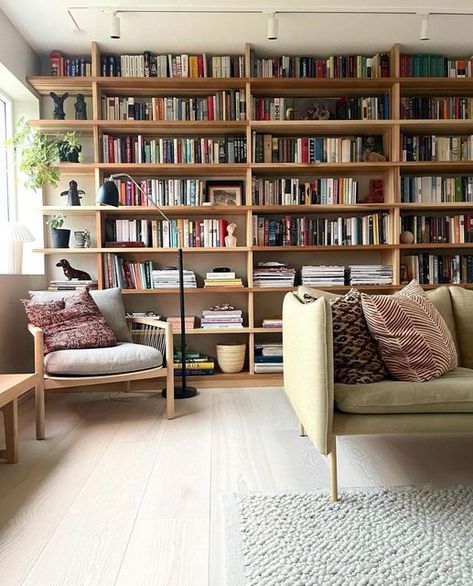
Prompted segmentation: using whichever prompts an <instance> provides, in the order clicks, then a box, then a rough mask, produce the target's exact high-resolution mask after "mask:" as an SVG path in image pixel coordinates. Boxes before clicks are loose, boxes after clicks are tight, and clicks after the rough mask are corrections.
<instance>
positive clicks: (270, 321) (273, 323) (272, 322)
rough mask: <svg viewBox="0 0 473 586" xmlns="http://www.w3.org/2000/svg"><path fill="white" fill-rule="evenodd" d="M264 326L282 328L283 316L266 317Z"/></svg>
mask: <svg viewBox="0 0 473 586" xmlns="http://www.w3.org/2000/svg"><path fill="white" fill-rule="evenodd" d="M262 326H263V328H268V329H269V330H270V329H274V328H282V318H281V317H272V318H265V319H263V322H262Z"/></svg>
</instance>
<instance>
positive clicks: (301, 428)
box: [299, 421, 305, 437]
mask: <svg viewBox="0 0 473 586" xmlns="http://www.w3.org/2000/svg"><path fill="white" fill-rule="evenodd" d="M299 435H300V436H301V437H305V429H304V426H303V425H302V423H301V422H300V421H299Z"/></svg>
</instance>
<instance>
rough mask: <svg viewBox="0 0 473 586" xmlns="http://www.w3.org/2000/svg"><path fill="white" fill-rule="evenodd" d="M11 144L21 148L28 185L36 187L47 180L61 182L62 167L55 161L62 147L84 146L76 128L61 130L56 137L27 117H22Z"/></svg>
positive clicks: (77, 147)
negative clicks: (33, 126) (60, 168)
mask: <svg viewBox="0 0 473 586" xmlns="http://www.w3.org/2000/svg"><path fill="white" fill-rule="evenodd" d="M7 144H9V145H12V146H13V147H14V148H15V149H16V150H17V151H18V152H19V155H20V156H19V168H20V171H22V172H23V173H25V175H26V181H25V186H26V187H28V188H32V189H35V190H36V189H41V188H42V187H44V186H45V185H47V184H50V185H52V186H53V187H55V186H56V185H57V183H58V181H59V177H60V171H59V169H58V168H57V167H55V166H54V165H55V163H58V162H59V161H60V160H61V157H60V152H61V151H60V149H65V150H66V151H74V150H75V151H77V152H78V151H79V150H80V144H79V139H78V137H77V135H76V133H75V132H66V133H65V134H63V135H60V134H58V135H57V136H56V137H55V138H52V137H50V136H48V135H47V134H45V133H44V132H41V131H40V130H36V129H34V128H32V127H31V126H30V125H29V124H28V123H27V122H26V121H25V119H24V118H21V119H20V120H19V121H18V124H17V127H16V131H15V134H14V136H13V138H12V139H11V140H9V141H7Z"/></svg>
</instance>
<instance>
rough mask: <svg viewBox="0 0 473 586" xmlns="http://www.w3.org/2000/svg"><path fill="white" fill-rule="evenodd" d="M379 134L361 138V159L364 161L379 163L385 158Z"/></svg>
mask: <svg viewBox="0 0 473 586" xmlns="http://www.w3.org/2000/svg"><path fill="white" fill-rule="evenodd" d="M382 153H383V139H382V137H381V136H367V137H365V138H364V139H363V154H362V160H363V161H365V162H366V163H380V162H382V161H385V160H386V157H385V156H384V155H383V154H382Z"/></svg>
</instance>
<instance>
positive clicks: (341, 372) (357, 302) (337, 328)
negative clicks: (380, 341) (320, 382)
mask: <svg viewBox="0 0 473 586" xmlns="http://www.w3.org/2000/svg"><path fill="white" fill-rule="evenodd" d="M330 305H331V308H332V328H333V360H334V373H335V381H336V382H339V383H345V384H348V385H355V384H369V383H376V382H379V381H381V380H383V379H384V378H386V376H387V374H388V372H387V370H386V368H385V366H384V364H383V361H382V359H381V356H380V353H379V350H378V345H377V343H376V341H375V340H374V339H373V337H372V335H371V334H370V331H369V329H368V326H367V324H366V320H365V318H364V315H363V309H362V306H361V296H360V292H359V291H357V290H356V289H352V290H351V291H349V292H348V293H347V294H346V295H345V296H343V297H336V298H334V299H331V300H330Z"/></svg>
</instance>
